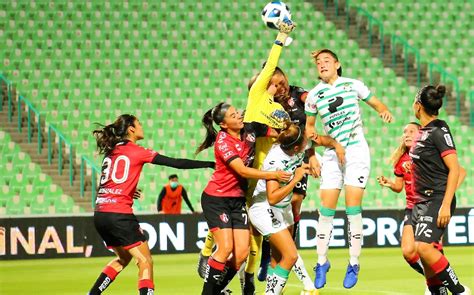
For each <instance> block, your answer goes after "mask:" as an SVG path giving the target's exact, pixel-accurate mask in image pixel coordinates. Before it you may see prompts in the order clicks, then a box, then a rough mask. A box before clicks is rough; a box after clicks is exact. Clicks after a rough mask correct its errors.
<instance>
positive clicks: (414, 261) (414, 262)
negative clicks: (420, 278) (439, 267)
mask: <svg viewBox="0 0 474 295" xmlns="http://www.w3.org/2000/svg"><path fill="white" fill-rule="evenodd" d="M406 262H407V263H408V265H410V266H411V268H413V269H414V270H415V271H416V272H418V273H420V274H421V275H425V270H424V268H423V264H422V263H421V259H420V256H419V255H418V254H416V255H415V256H413V257H412V258H410V259H406Z"/></svg>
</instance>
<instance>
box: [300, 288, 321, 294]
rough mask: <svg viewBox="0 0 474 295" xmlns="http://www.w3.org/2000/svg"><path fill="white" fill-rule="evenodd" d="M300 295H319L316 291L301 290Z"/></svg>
mask: <svg viewBox="0 0 474 295" xmlns="http://www.w3.org/2000/svg"><path fill="white" fill-rule="evenodd" d="M300 295H319V291H318V289H312V290H303V291H301V293H300Z"/></svg>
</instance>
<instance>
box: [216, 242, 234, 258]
mask: <svg viewBox="0 0 474 295" xmlns="http://www.w3.org/2000/svg"><path fill="white" fill-rule="evenodd" d="M233 249H234V244H233V243H232V242H228V241H226V242H223V243H221V244H219V245H218V246H217V252H220V253H222V254H223V255H226V256H227V257H228V256H229V255H230V254H231V253H232V250H233Z"/></svg>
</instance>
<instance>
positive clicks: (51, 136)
mask: <svg viewBox="0 0 474 295" xmlns="http://www.w3.org/2000/svg"><path fill="white" fill-rule="evenodd" d="M0 82H1V84H3V85H6V87H7V89H6V90H7V91H6V93H7V96H8V118H9V121H10V122H12V120H13V107H12V104H13V98H12V87H13V84H12V82H11V81H9V80H8V79H7V78H5V77H4V76H3V75H0ZM1 93H2V95H3V93H4V92H3V91H1ZM2 99H3V98H2ZM23 106H25V111H26V114H27V116H26V119H27V120H26V123H27V126H28V134H27V138H28V143H31V142H32V141H31V140H32V137H33V126H34V124H36V128H37V133H38V154H41V153H42V136H41V118H43V117H44V116H41V114H40V112H39V111H38V110H37V109H36V108H35V107H34V106H33V104H32V103H31V102H30V101H29V100H28V99H27V98H25V97H23V96H22V95H18V109H17V113H18V114H17V116H18V131H19V132H20V133H22V131H23V124H22V121H23V118H22V107H23ZM0 107H1V109H0V110H3V104H1V105H0ZM32 112H33V113H34V115H35V116H32V114H31V113H32ZM33 117H35V118H33ZM43 120H44V119H43ZM45 125H47V136H46V137H47V141H46V143H47V149H48V164H49V165H52V164H53V156H54V151H55V149H57V151H58V153H57V154H58V174H59V175H62V173H63V170H64V168H63V162H64V156H63V145H64V147H65V148H66V149H68V150H67V151H68V157H69V159H68V160H69V167H68V168H69V169H68V170H69V184H70V185H73V181H74V164H73V145H72V144H71V142H70V141H69V140H68V139H67V138H66V137H65V136H64V135H63V134H62V133H61V131H59V130H58V129H57V128H56V127H55V126H53V125H52V124H47V123H46V122H45ZM56 137H57V139H58V140H57V141H56ZM53 141H54V142H53ZM55 144H56V146H54V145H55ZM87 168H89V169H90V170H91V187H92V188H91V192H92V207H94V205H93V204H94V202H95V198H96V189H95V187H96V182H97V177H98V175H100V170H99V168H98V167H97V166H96V165H95V164H94V162H92V161H91V160H90V159H89V158H87V157H86V156H84V155H81V165H80V192H81V197H84V196H85V186H86V180H85V178H86V177H85V175H86V174H85V173H86V169H87Z"/></svg>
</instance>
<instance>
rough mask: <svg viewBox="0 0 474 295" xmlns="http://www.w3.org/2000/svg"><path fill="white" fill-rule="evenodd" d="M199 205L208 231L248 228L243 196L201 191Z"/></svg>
mask: <svg viewBox="0 0 474 295" xmlns="http://www.w3.org/2000/svg"><path fill="white" fill-rule="evenodd" d="M201 206H202V211H203V213H204V217H205V218H206V221H207V225H208V227H209V230H210V231H215V230H218V229H223V228H233V229H249V223H248V215H247V209H246V206H245V197H241V198H230V197H214V196H210V195H208V194H206V193H205V192H203V193H202V197H201Z"/></svg>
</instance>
